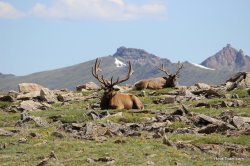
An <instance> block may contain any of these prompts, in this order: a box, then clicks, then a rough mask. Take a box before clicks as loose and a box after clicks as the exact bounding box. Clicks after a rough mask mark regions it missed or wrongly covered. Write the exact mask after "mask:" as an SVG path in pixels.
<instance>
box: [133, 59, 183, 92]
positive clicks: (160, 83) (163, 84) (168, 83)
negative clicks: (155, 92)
mask: <svg viewBox="0 0 250 166" xmlns="http://www.w3.org/2000/svg"><path fill="white" fill-rule="evenodd" d="M182 67H183V64H180V62H178V65H177V70H176V73H175V74H170V73H169V72H168V71H167V70H166V69H165V68H164V65H163V64H162V65H161V67H160V68H159V69H160V70H161V71H163V72H164V73H165V74H166V75H167V77H156V78H149V79H145V80H141V81H138V82H137V83H135V89H137V90H142V89H162V88H167V87H171V88H173V87H176V85H177V78H179V76H180V70H181V69H182Z"/></svg>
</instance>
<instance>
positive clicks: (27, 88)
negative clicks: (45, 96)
mask: <svg viewBox="0 0 250 166" xmlns="http://www.w3.org/2000/svg"><path fill="white" fill-rule="evenodd" d="M42 88H44V87H43V86H41V85H39V84H35V83H21V84H18V89H19V92H20V93H29V92H33V91H39V92H40V90H41V89H42Z"/></svg>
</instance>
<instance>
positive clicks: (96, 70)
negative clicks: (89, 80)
mask: <svg viewBox="0 0 250 166" xmlns="http://www.w3.org/2000/svg"><path fill="white" fill-rule="evenodd" d="M101 61H102V60H100V61H99V62H98V58H96V61H95V66H94V68H93V67H92V75H93V76H94V77H95V78H96V79H97V80H98V81H99V82H100V83H102V84H103V85H104V86H108V81H107V80H105V79H104V78H103V75H102V76H101V78H100V77H99V75H98V72H99V71H102V69H101V68H100V63H101Z"/></svg>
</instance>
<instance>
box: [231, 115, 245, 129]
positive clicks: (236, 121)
mask: <svg viewBox="0 0 250 166" xmlns="http://www.w3.org/2000/svg"><path fill="white" fill-rule="evenodd" d="M233 125H234V126H235V127H237V128H238V129H244V128H245V127H246V123H245V121H244V119H243V118H242V117H239V116H234V117H233Z"/></svg>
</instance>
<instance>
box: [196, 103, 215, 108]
mask: <svg viewBox="0 0 250 166" xmlns="http://www.w3.org/2000/svg"><path fill="white" fill-rule="evenodd" d="M195 107H205V108H211V105H210V104H208V103H198V104H196V106H195Z"/></svg>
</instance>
